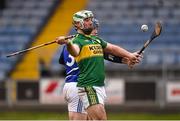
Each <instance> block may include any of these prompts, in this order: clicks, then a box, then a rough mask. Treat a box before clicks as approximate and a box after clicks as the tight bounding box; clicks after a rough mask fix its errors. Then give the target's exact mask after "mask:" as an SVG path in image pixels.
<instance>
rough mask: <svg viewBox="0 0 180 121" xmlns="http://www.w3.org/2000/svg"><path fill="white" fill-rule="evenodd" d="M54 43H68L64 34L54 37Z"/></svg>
mask: <svg viewBox="0 0 180 121" xmlns="http://www.w3.org/2000/svg"><path fill="white" fill-rule="evenodd" d="M55 41H56V43H58V44H68V43H69V40H68V39H65V36H59V37H57V38H56V39H55Z"/></svg>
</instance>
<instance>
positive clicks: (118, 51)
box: [104, 43, 136, 60]
mask: <svg viewBox="0 0 180 121" xmlns="http://www.w3.org/2000/svg"><path fill="white" fill-rule="evenodd" d="M104 52H107V53H112V54H114V55H116V56H119V57H125V58H128V59H130V60H133V59H136V56H135V55H134V54H133V53H131V52H129V51H127V50H125V49H123V48H121V47H119V46H117V45H114V44H111V43H107V47H106V48H105V49H104Z"/></svg>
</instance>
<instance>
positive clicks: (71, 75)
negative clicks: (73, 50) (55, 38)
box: [59, 46, 79, 83]
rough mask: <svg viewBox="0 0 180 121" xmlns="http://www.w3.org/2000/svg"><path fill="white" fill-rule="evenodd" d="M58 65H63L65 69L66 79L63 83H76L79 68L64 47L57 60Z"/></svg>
mask: <svg viewBox="0 0 180 121" xmlns="http://www.w3.org/2000/svg"><path fill="white" fill-rule="evenodd" d="M59 63H60V64H63V65H64V66H65V69H66V78H65V82H66V83H68V82H77V78H78V74H79V68H78V65H77V63H76V62H75V59H74V57H73V56H71V55H70V54H69V52H68V50H67V47H66V46H64V47H63V49H62V52H61V55H60V58H59Z"/></svg>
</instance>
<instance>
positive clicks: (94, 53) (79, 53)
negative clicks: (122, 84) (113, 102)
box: [56, 10, 141, 120]
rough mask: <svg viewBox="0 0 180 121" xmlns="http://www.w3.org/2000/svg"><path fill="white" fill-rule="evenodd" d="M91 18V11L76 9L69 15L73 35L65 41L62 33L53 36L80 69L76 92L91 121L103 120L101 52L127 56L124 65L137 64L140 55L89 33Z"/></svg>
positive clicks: (104, 115) (102, 65)
mask: <svg viewBox="0 0 180 121" xmlns="http://www.w3.org/2000/svg"><path fill="white" fill-rule="evenodd" d="M93 19H94V15H93V13H92V12H91V11H88V10H82V11H79V12H76V13H75V14H74V15H73V24H74V27H75V28H76V29H77V35H76V37H75V38H74V39H73V40H72V41H69V40H66V39H65V37H64V36H60V37H57V38H56V42H57V43H58V44H66V45H67V49H68V51H69V53H70V54H71V55H72V56H74V57H75V60H76V62H77V64H78V67H79V70H80V72H79V75H78V84H77V87H78V95H79V96H80V99H81V100H82V102H83V105H84V108H85V110H86V111H87V113H88V116H89V117H90V118H91V119H93V120H106V119H107V116H106V111H105V108H104V101H105V99H106V92H105V89H104V79H105V70H104V57H103V52H108V53H111V54H113V55H115V56H119V57H123V58H126V59H128V65H132V64H135V63H139V61H140V59H139V57H141V55H139V54H138V53H131V52H129V51H127V50H125V49H123V48H122V47H119V46H116V45H114V44H111V43H108V42H106V41H104V40H103V39H101V38H99V37H98V36H91V35H90V34H91V32H92V30H93V23H92V22H93Z"/></svg>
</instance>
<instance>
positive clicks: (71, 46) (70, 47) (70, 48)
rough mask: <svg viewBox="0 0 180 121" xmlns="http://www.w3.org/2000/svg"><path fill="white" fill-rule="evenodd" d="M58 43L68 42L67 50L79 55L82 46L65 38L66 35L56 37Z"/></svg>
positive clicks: (73, 54)
mask: <svg viewBox="0 0 180 121" xmlns="http://www.w3.org/2000/svg"><path fill="white" fill-rule="evenodd" d="M56 43H58V44H66V45H67V50H68V51H69V53H70V54H71V55H72V56H74V57H76V56H78V55H79V53H80V48H79V46H78V45H76V44H73V43H71V40H69V39H67V40H65V37H64V36H60V37H57V38H56Z"/></svg>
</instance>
